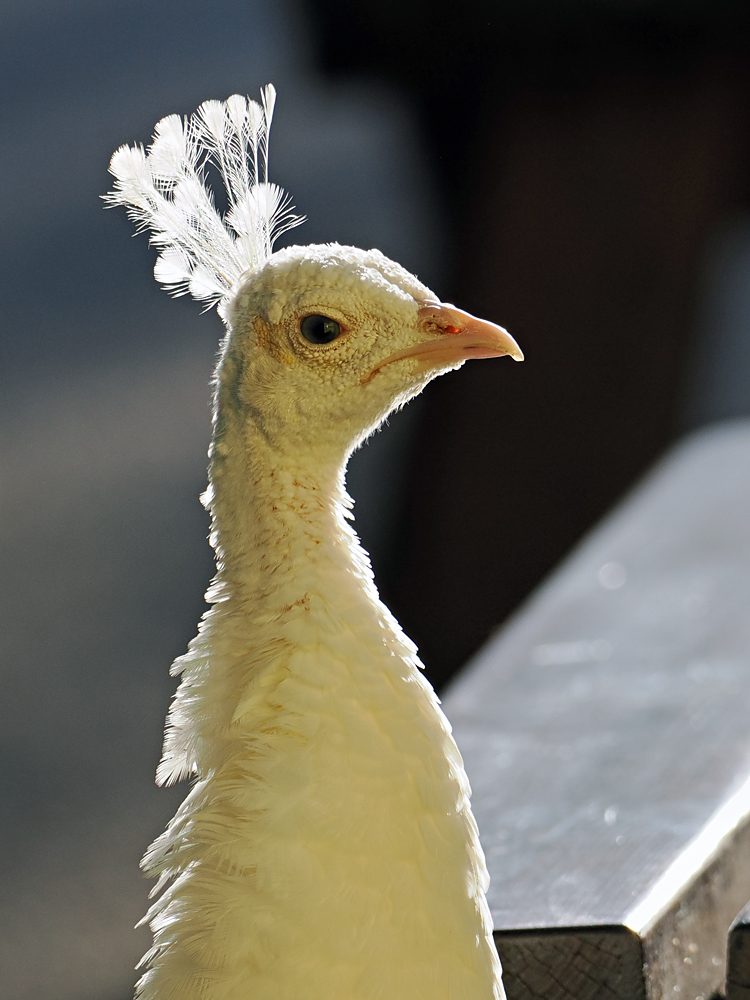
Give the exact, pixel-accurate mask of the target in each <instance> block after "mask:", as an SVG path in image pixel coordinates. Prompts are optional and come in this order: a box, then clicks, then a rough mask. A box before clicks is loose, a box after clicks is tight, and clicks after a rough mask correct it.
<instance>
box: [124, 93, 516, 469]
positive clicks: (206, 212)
mask: <svg viewBox="0 0 750 1000" xmlns="http://www.w3.org/2000/svg"><path fill="white" fill-rule="evenodd" d="M275 99H276V92H275V90H274V89H273V87H272V86H270V85H269V86H267V87H265V88H264V89H263V91H262V93H261V102H260V103H257V102H256V101H252V100H250V99H249V98H246V97H241V96H239V95H237V94H235V95H234V96H233V97H230V98H228V99H227V100H226V101H206V102H205V103H204V104H202V105H201V106H200V108H199V109H198V110H197V111H196V112H195V114H193V115H192V116H190V118H185V119H182V118H180V117H179V116H178V115H169V116H167V117H166V118H164V119H162V120H161V121H160V122H159V123H158V124H157V125H156V130H155V134H154V141H153V143H152V144H151V146H150V147H149V149H148V151H145V150H144V149H143V148H142V147H141V146H122V147H121V148H120V149H118V150H117V152H116V153H115V154H114V156H113V157H112V162H111V164H110V171H111V173H112V174H113V175H114V177H115V184H114V190H113V191H112V192H110V194H108V195H106V196H105V200H106V201H107V203H108V204H109V205H124V206H125V207H126V208H127V210H128V214H129V215H130V217H131V218H132V219H133V221H135V222H136V223H137V225H138V226H139V227H140V228H142V229H150V230H151V234H152V235H151V239H152V242H153V243H154V244H155V245H156V246H158V248H159V251H160V252H159V257H158V259H157V262H156V267H155V269H154V273H155V276H156V278H157V280H158V281H160V282H161V283H162V284H163V285H164V286H165V288H167V290H169V291H170V292H171V293H172V294H173V295H184V294H187V293H190V294H191V295H192V296H193V297H194V298H196V299H198V300H200V301H202V302H205V303H207V304H208V305H212V304H216V305H217V306H218V309H219V312H220V314H221V316H222V318H223V319H224V321H225V322H226V324H227V327H228V330H229V332H228V335H227V338H226V340H225V342H224V348H223V351H222V356H221V359H220V362H219V366H218V370H217V392H216V415H215V423H214V446H215V449H216V452H217V453H218V454H219V455H221V454H222V453H223V452H224V453H225V452H227V451H228V450H231V447H232V445H231V442H230V440H229V439H230V438H232V437H233V436H234V437H235V438H236V436H237V435H238V434H239V435H241V434H242V433H243V432H244V429H245V428H247V427H249V426H250V425H254V426H257V427H258V428H259V430H260V431H261V432H262V434H263V436H264V438H265V439H266V440H267V441H268V442H269V443H270V444H271V445H272V446H273V447H275V448H277V449H279V450H282V451H289V450H293V451H295V452H296V454H297V455H301V454H310V455H311V456H313V455H314V456H316V457H317V458H319V457H320V456H321V452H322V451H326V452H328V457H329V458H332V459H334V460H336V457H337V456H339V457H341V458H345V457H346V455H347V454H348V453H349V451H351V450H352V449H353V448H354V447H356V445H357V444H358V443H359V442H360V441H361V440H362V439H363V438H364V437H366V436H367V434H369V433H370V431H372V430H373V429H374V428H375V427H376V426H377V425H378V424H379V423H380V422H381V421H382V420H383V419H384V418H385V417H386V416H387V415H388V414H389V413H390V412H391V411H392V410H393V409H395V408H396V407H398V406H401V405H403V403H405V402H406V401H407V400H408V399H410V398H411V397H412V396H414V395H415V394H416V393H418V392H419V391H420V390H421V389H422V388H423V386H424V385H425V384H426V383H427V382H429V381H430V379H432V378H434V376H435V375H439V374H440V373H441V372H444V371H448V370H449V369H451V368H458V367H459V366H460V365H462V364H463V362H464V361H466V360H467V359H468V358H472V357H474V358H486V357H495V356H497V355H502V354H509V355H510V356H511V357H513V358H515V359H516V360H519V361H520V360H521V358H522V355H521V352H520V350H519V349H518V346H517V345H516V343H515V341H514V340H513V339H512V338H511V337H510V336H509V334H507V333H506V332H505V330H503V329H501V328H500V327H498V326H495V325H494V324H493V323H486V322H483V321H481V320H478V319H476V317H474V316H471V315H469V314H468V313H465V312H462V311H461V310H459V309H456V308H455V307H454V306H452V305H446V304H444V303H441V302H440V301H439V300H438V299H437V297H436V296H435V295H434V294H433V293H432V292H431V291H430V289H429V288H427V287H426V286H425V285H423V284H422V283H421V282H420V281H418V280H417V278H415V277H414V276H413V275H411V274H409V272H408V271H406V270H405V269H404V268H402V267H400V266H399V265H398V264H395V263H394V262H393V261H391V260H388V258H387V257H384V256H383V254H382V253H380V252H379V251H378V250H368V251H363V250H357V249H356V248H354V247H345V246H339V245H338V244H335V243H334V244H327V245H324V246H306V247H289V248H288V249H286V250H280V251H278V252H276V253H274V252H273V242H274V240H275V239H276V238H277V237H278V236H279V235H280V234H281V233H283V232H285V231H286V230H288V229H290V228H292V227H293V226H296V225H299V223H301V222H303V221H304V219H303V217H302V216H299V215H297V214H296V213H295V212H294V211H293V206H292V204H291V201H290V199H289V196H288V195H286V194H285V193H284V191H282V189H281V188H279V187H278V186H277V185H276V184H273V183H270V182H269V180H268V134H269V130H270V127H271V119H272V117H273V109H274V103H275ZM208 168H213V169H214V170H215V171H218V173H219V174H220V176H221V179H222V182H223V184H224V187H225V190H226V196H227V202H228V210H227V212H226V214H225V215H223V216H222V215H220V213H219V212H218V211H217V209H216V206H215V203H214V199H213V194H212V192H211V190H210V189H209V187H208V183H207V180H208V176H209V173H208Z"/></svg>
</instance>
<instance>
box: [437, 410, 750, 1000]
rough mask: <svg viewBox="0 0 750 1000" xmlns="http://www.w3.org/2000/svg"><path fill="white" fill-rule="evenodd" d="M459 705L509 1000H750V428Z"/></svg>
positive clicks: (466, 677)
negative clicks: (745, 914)
mask: <svg viewBox="0 0 750 1000" xmlns="http://www.w3.org/2000/svg"><path fill="white" fill-rule="evenodd" d="M444 701H445V710H446V713H447V715H448V717H449V719H450V720H451V722H452V723H453V725H454V730H455V734H456V739H457V741H458V744H459V747H460V748H461V751H462V753H463V755H464V758H465V761H466V766H467V770H468V773H469V778H470V780H471V782H472V786H473V789H474V797H473V803H474V810H475V813H476V816H477V820H478V823H479V828H480V832H481V835H482V843H483V845H484V848H485V852H486V854H487V861H488V864H489V868H490V874H491V877H492V884H491V887H490V892H489V903H490V908H491V910H492V914H493V919H494V921H495V933H496V942H497V947H498V951H499V953H500V956H501V958H502V960H503V964H504V968H505V984H506V990H507V992H508V996H509V1000H529V998H532V997H533V998H545V1000H553V998H554V1000H567V998H570V1000H600V998H601V1000H604V998H607V1000H615V998H617V1000H635V998H641V997H643V998H648V1000H656V998H666V997H669V998H671V1000H708V998H710V997H711V996H712V995H713V994H715V993H716V992H723V991H724V990H725V985H726V983H727V981H728V983H729V987H728V989H729V996H730V998H731V1000H750V941H748V944H747V951H748V960H747V961H746V963H745V964H746V965H748V972H747V973H745V972H744V971H743V970H744V966H743V965H742V962H741V960H740V959H741V957H742V956H743V955H744V952H743V947H745V938H744V933H745V930H747V929H748V928H747V924H746V923H745V922H743V921H742V920H740V922H739V923H737V924H735V926H734V928H733V930H732V947H731V948H730V949H729V952H730V958H731V960H732V961H731V963H730V965H731V967H730V969H729V973H728V974H727V968H726V963H727V942H728V935H729V931H730V925H732V922H733V920H734V919H735V917H736V916H737V914H738V913H739V911H740V910H741V909H742V907H743V906H744V905H745V904H746V903H747V901H748V900H750V423H748V422H737V423H731V424H726V425H723V426H720V427H718V428H715V429H711V430H709V431H703V432H700V433H699V434H696V435H694V436H692V437H691V438H689V439H687V441H685V442H684V443H682V444H681V445H679V446H678V447H677V448H676V449H675V450H674V451H673V452H672V453H671V454H670V455H668V456H667V458H666V459H665V460H664V461H663V462H662V463H660V465H659V466H658V467H657V468H656V470H655V471H654V472H653V473H652V474H651V475H650V476H649V477H648V478H647V479H646V481H645V482H644V483H642V484H641V485H640V486H639V487H638V488H637V489H636V490H635V491H634V492H633V494H632V495H631V496H630V497H628V498H627V499H626V500H625V501H624V502H623V503H622V504H621V505H620V506H619V507H618V508H617V509H616V510H615V512H614V513H613V514H612V515H610V516H609V517H608V518H607V519H606V520H605V522H604V523H603V524H602V525H600V526H599V527H598V528H597V529H596V530H595V531H594V532H593V533H592V534H591V535H590V536H589V537H588V538H587V539H585V540H584V542H583V543H582V544H581V545H580V546H579V547H578V548H577V550H576V551H575V552H574V553H573V554H572V556H570V557H569V558H568V559H567V560H566V562H565V563H564V564H563V565H562V567H561V568H560V569H559V570H558V571H557V572H556V573H555V574H554V575H553V576H552V577H551V578H550V579H549V580H548V581H547V583H546V584H545V585H544V586H543V587H542V588H541V589H540V590H539V591H537V593H536V594H535V595H534V596H533V597H532V598H531V600H530V601H529V602H528V603H527V604H526V606H525V607H524V608H523V609H522V610H521V611H520V612H519V613H518V614H517V615H516V616H515V618H514V619H513V620H512V621H511V622H510V624H508V625H507V626H506V627H505V628H503V630H502V631H501V632H500V633H499V634H498V636H497V637H496V638H495V639H494V640H492V641H491V642H490V643H489V644H488V645H487V647H486V648H485V649H484V650H483V651H482V652H481V653H480V655H479V656H478V657H477V658H476V659H475V660H474V661H473V662H472V664H470V666H469V668H468V669H467V671H466V672H465V673H464V674H463V675H462V676H461V677H460V678H459V680H458V681H457V682H456V683H455V684H454V685H453V687H452V688H451V689H450V690H449V692H448V693H447V695H446V697H445V699H444ZM748 919H750V918H748ZM741 990H745V993H742V992H741Z"/></svg>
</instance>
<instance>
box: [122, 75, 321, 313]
mask: <svg viewBox="0 0 750 1000" xmlns="http://www.w3.org/2000/svg"><path fill="white" fill-rule="evenodd" d="M275 103H276V91H275V89H274V87H273V86H272V85H271V84H269V85H268V86H267V87H264V88H263V89H262V90H261V103H260V104H259V103H258V102H257V101H253V100H251V99H250V98H249V97H241V96H240V95H239V94H234V95H233V96H232V97H229V98H227V100H226V101H205V102H204V103H203V104H201V106H200V107H199V108H198V110H197V111H196V112H195V113H194V114H193V115H191V116H190V117H189V118H184V119H183V118H180V116H179V115H168V116H167V117H166V118H162V120H161V121H160V122H158V123H157V124H156V127H155V129H154V138H153V142H152V143H151V145H150V146H149V148H148V150H147V151H146V150H144V149H143V147H142V146H121V147H120V149H118V150H117V152H116V153H115V154H114V155H113V157H112V161H111V163H110V165H109V171H110V173H111V174H112V175H113V176H114V178H115V183H114V189H113V190H112V191H110V192H109V194H106V195H104V200H105V201H106V202H107V205H108V206H113V205H124V206H125V208H126V209H127V212H128V215H129V217H130V218H131V219H132V220H133V222H135V223H136V226H137V231H138V232H141V231H143V230H145V229H149V230H151V242H152V243H153V244H154V245H155V246H157V247H158V248H159V250H160V253H159V257H158V258H157V261H156V266H155V267H154V277H155V278H156V280H157V281H158V282H159V283H160V284H161V285H162V286H163V287H164V288H165V289H166V290H167V291H168V292H170V294H172V295H185V294H187V293H188V292H189V293H190V294H191V295H192V296H193V298H195V299H198V300H200V301H203V302H205V303H207V306H208V307H210V306H212V305H215V304H216V303H217V302H218V303H221V305H220V307H219V308H220V311H222V312H223V307H224V306H226V304H227V302H228V300H229V299H230V298H231V295H232V292H233V289H234V287H235V285H236V282H237V280H238V279H239V278H240V276H241V275H242V274H244V272H245V271H247V270H249V269H251V268H255V267H259V266H261V265H262V264H263V263H264V262H265V261H266V260H267V259H268V258H269V257H270V255H271V253H272V252H273V243H274V240H275V239H277V237H279V236H280V235H281V234H282V233H284V232H286V231H287V230H288V229H292V228H293V227H294V226H298V225H300V223H302V222H304V221H305V219H304V216H301V215H297V214H296V213H295V212H294V206H293V205H292V202H291V198H290V197H289V195H288V194H286V192H284V191H283V190H282V188H280V187H279V186H278V185H277V184H270V183H269V182H268V134H269V131H270V128H271V120H272V118H273V109H274V105H275ZM209 165H210V166H213V167H214V168H216V170H218V172H219V174H220V176H221V180H222V183H223V185H224V189H225V191H226V195H227V203H228V209H227V212H226V215H225V216H223V217H222V215H221V214H220V213H219V212H218V210H217V209H216V206H215V204H214V199H213V192H212V191H211V188H210V187H209V185H208V181H207V176H206V173H207V168H208V167H209Z"/></svg>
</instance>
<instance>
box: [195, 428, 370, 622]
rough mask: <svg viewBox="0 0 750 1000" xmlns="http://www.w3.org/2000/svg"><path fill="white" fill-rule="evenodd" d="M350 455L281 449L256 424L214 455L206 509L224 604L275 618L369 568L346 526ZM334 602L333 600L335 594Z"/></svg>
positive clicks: (218, 447) (231, 438)
mask: <svg viewBox="0 0 750 1000" xmlns="http://www.w3.org/2000/svg"><path fill="white" fill-rule="evenodd" d="M346 458H347V456H346V455H342V454H340V453H335V452H328V453H326V452H325V451H323V450H320V451H317V452H315V451H308V452H302V453H299V452H295V453H293V454H290V452H289V451H288V450H285V449H283V448H281V447H278V446H277V445H276V444H275V443H274V442H273V441H271V440H269V439H268V438H267V437H266V436H265V435H264V434H263V432H262V431H261V430H260V429H259V428H258V427H257V426H256V425H255V424H254V422H253V421H252V420H247V421H246V422H245V423H244V425H242V426H240V427H237V428H235V433H233V434H231V435H227V436H226V437H225V438H224V439H223V440H222V441H221V442H219V443H216V444H215V445H214V447H213V448H212V458H211V464H210V468H209V491H208V502H209V507H210V510H211V513H212V534H211V541H212V544H213V546H214V548H215V550H216V560H217V571H218V574H217V581H218V582H220V584H221V586H222V588H223V589H224V592H225V596H226V597H228V598H230V599H231V600H233V601H234V602H239V603H240V604H242V606H243V611H244V612H245V613H246V612H247V610H248V607H253V606H254V607H256V608H264V609H265V610H267V611H271V610H272V609H273V606H274V605H279V606H288V605H290V604H293V603H294V602H295V601H299V600H301V599H303V598H304V596H305V594H306V593H307V592H309V591H310V590H311V589H316V590H317V591H318V592H323V593H325V592H326V591H329V592H330V591H331V589H332V588H334V587H335V586H336V583H338V585H339V586H341V585H344V586H345V585H346V581H345V580H342V576H343V577H346V576H348V575H349V574H351V573H354V574H355V575H356V576H357V578H358V580H359V582H360V585H361V582H362V579H363V576H364V577H365V578H368V577H369V578H371V572H370V569H369V561H368V559H367V556H366V554H365V553H364V552H363V550H362V549H361V548H360V546H359V544H358V542H357V539H356V536H355V535H354V532H353V531H352V529H351V528H350V526H349V524H348V523H347V519H346V510H347V508H348V507H349V506H351V501H350V500H349V498H348V496H347V494H346V490H345V487H344V472H345V467H346ZM331 596H332V598H334V597H335V595H334V594H331Z"/></svg>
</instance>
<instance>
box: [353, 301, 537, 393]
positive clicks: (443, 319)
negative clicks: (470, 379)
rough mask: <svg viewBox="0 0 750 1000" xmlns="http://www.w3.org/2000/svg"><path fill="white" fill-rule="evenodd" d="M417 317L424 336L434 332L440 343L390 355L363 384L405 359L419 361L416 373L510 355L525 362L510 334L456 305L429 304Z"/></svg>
mask: <svg viewBox="0 0 750 1000" xmlns="http://www.w3.org/2000/svg"><path fill="white" fill-rule="evenodd" d="M417 316H418V319H419V323H420V326H421V327H422V328H423V330H424V331H425V333H432V332H434V333H436V334H438V337H437V339H435V340H426V341H424V342H423V343H421V344H415V345H414V346H413V347H406V348H404V349H403V350H401V351H396V353H395V354H390V355H389V356H388V357H387V358H384V359H383V361H381V362H380V363H379V364H378V365H377V366H376V367H375V368H373V369H372V370H371V371H370V372H368V374H367V375H366V376H365V377H364V378H363V379H362V381H363V382H369V380H370V379H371V378H372V377H373V375H375V374H377V372H379V371H380V369H381V368H384V367H385V365H389V364H391V363H392V362H393V361H401V360H402V358H418V359H419V363H418V366H417V369H416V370H417V371H427V370H429V369H431V368H441V367H442V366H443V365H450V364H455V363H456V362H459V361H468V360H469V358H499V357H502V356H503V355H504V354H509V355H510V356H511V357H512V358H513V360H514V361H523V354H522V353H521V349H520V347H519V346H518V344H517V343H516V342H515V340H514V339H513V338H512V337H511V335H510V334H509V333H508V331H507V330H504V329H503V328H502V327H501V326H497V325H496V324H495V323H489V322H487V320H483V319H478V318H477V317H476V316H472V315H471V313H467V312H464V311H463V310H462V309H456V307H455V306H453V305H450V304H448V303H443V302H430V303H427V304H426V305H424V306H422V308H421V309H420V310H419V312H418V313H417Z"/></svg>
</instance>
